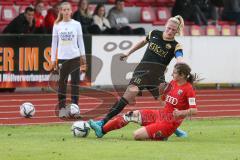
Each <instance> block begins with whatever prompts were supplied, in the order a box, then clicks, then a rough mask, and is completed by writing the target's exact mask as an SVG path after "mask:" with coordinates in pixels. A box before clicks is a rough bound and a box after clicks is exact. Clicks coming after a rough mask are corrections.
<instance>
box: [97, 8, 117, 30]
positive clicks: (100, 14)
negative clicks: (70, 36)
mask: <svg viewBox="0 0 240 160" xmlns="http://www.w3.org/2000/svg"><path fill="white" fill-rule="evenodd" d="M105 11H106V10H105V7H104V5H103V4H98V5H97V6H96V8H95V11H94V13H93V23H94V24H96V25H97V26H98V27H99V28H98V30H96V32H97V33H102V34H117V29H116V28H111V26H110V23H109V21H108V19H107V18H106V17H105Z"/></svg>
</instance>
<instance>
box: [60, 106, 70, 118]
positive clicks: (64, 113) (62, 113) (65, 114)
mask: <svg viewBox="0 0 240 160" xmlns="http://www.w3.org/2000/svg"><path fill="white" fill-rule="evenodd" d="M58 117H59V118H67V117H69V114H68V111H67V109H66V108H61V109H60V110H59V114H58Z"/></svg>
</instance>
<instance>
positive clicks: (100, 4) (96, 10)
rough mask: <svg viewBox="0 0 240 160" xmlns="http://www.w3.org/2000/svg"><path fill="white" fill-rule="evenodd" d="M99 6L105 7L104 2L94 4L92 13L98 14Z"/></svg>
mask: <svg viewBox="0 0 240 160" xmlns="http://www.w3.org/2000/svg"><path fill="white" fill-rule="evenodd" d="M101 7H104V8H105V6H104V4H102V3H99V4H98V5H97V6H96V8H95V10H94V12H93V15H97V14H98V10H99V9H100V8H101ZM104 16H105V13H104Z"/></svg>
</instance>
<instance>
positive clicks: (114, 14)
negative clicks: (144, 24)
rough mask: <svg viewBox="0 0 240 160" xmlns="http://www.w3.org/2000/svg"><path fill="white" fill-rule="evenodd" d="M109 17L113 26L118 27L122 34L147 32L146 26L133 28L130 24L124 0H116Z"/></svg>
mask: <svg viewBox="0 0 240 160" xmlns="http://www.w3.org/2000/svg"><path fill="white" fill-rule="evenodd" d="M107 18H108V20H109V22H110V25H111V27H115V28H117V29H118V30H119V32H120V34H126V35H128V34H145V30H144V28H136V29H132V28H131V27H130V26H129V20H128V17H127V13H126V12H124V0H116V1H115V6H114V7H113V8H111V9H110V11H109V13H108V17H107Z"/></svg>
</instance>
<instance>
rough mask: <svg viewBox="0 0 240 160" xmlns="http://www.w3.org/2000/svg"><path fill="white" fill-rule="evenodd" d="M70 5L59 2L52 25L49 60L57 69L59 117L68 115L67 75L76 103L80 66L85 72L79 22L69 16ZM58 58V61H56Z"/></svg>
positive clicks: (72, 96) (72, 98)
mask: <svg viewBox="0 0 240 160" xmlns="http://www.w3.org/2000/svg"><path fill="white" fill-rule="evenodd" d="M71 15H72V7H71V4H70V3H69V2H63V3H61V10H60V11H59V14H58V18H57V19H56V21H55V24H54V26H53V33H52V48H51V61H52V66H53V68H54V69H55V70H59V74H60V79H59V89H58V104H59V117H60V118H64V117H65V118H67V117H69V110H68V108H66V90H67V84H68V83H67V82H68V76H69V74H70V75H71V102H72V103H74V104H76V105H78V100H79V82H80V78H79V76H80V66H81V70H82V71H83V72H85V69H86V67H84V66H85V65H86V58H85V47H84V42H83V33H82V27H81V24H80V23H79V22H78V21H75V20H73V19H72V18H71ZM57 60H58V61H57Z"/></svg>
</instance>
